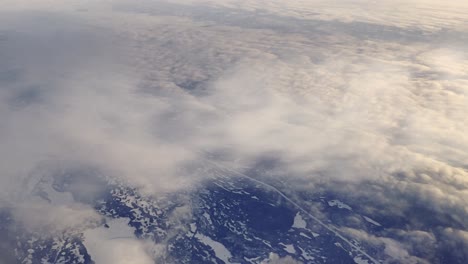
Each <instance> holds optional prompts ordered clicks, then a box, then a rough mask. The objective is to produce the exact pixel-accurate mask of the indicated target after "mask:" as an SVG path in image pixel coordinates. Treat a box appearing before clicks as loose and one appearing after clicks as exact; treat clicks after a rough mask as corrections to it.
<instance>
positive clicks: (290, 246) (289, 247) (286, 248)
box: [279, 243, 296, 254]
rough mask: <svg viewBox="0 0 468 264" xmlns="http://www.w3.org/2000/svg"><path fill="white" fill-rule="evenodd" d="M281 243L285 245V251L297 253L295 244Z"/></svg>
mask: <svg viewBox="0 0 468 264" xmlns="http://www.w3.org/2000/svg"><path fill="white" fill-rule="evenodd" d="M279 244H280V245H281V246H283V247H284V251H286V252H288V253H290V254H296V250H295V249H294V246H293V245H285V244H283V243H279Z"/></svg>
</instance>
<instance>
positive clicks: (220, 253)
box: [195, 233, 232, 263]
mask: <svg viewBox="0 0 468 264" xmlns="http://www.w3.org/2000/svg"><path fill="white" fill-rule="evenodd" d="M195 237H196V238H198V240H200V242H202V243H203V244H205V245H207V246H209V247H211V248H212V249H213V251H214V252H215V255H216V257H217V258H219V259H221V260H222V261H223V262H224V263H232V262H231V261H229V259H230V258H232V255H231V252H229V250H228V249H227V248H226V247H225V246H224V245H223V244H221V243H219V242H218V241H214V240H213V239H211V238H210V237H207V236H205V235H202V234H200V233H197V234H196V235H195Z"/></svg>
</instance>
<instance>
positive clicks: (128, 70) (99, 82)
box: [0, 1, 468, 263]
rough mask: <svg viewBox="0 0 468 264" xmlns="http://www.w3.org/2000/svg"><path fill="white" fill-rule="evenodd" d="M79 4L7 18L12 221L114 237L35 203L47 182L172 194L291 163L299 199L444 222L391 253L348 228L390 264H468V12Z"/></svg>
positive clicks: (286, 170)
mask: <svg viewBox="0 0 468 264" xmlns="http://www.w3.org/2000/svg"><path fill="white" fill-rule="evenodd" d="M7 2H9V1H7ZM65 2H66V3H63V2H60V3H59V2H55V1H32V2H28V4H26V3H25V1H14V3H11V5H9V6H8V7H2V8H1V9H0V87H1V89H0V120H1V124H0V144H1V146H2V148H1V149H0V156H1V157H2V158H1V159H0V168H1V169H0V175H1V176H0V177H1V178H0V193H1V194H0V204H1V205H2V206H3V207H5V208H12V210H13V211H14V215H15V217H17V218H18V220H19V221H23V222H24V223H25V225H26V226H28V227H31V228H36V229H37V228H38V229H43V228H49V229H50V227H51V226H53V228H55V229H57V228H58V229H64V228H66V227H69V226H74V227H75V226H77V225H78V226H79V225H81V224H82V223H83V222H85V223H88V224H90V225H92V223H97V222H99V221H100V220H99V216H97V215H95V213H94V212H93V211H92V210H91V209H90V208H88V207H86V206H85V205H82V204H80V203H78V202H72V205H71V206H69V205H67V206H64V205H60V204H58V205H54V204H48V203H46V202H37V201H34V202H32V201H31V197H30V195H31V194H30V193H29V191H31V187H30V186H31V185H33V184H34V181H37V178H41V177H38V175H46V174H50V173H52V174H53V173H56V172H57V171H73V170H77V169H78V168H83V167H84V168H88V169H89V168H92V170H95V171H96V172H97V173H98V174H102V175H105V177H107V178H108V179H110V180H114V181H123V182H126V183H128V184H131V185H132V186H135V187H139V188H141V189H142V190H143V191H144V192H146V193H149V194H158V193H161V192H171V191H175V190H179V189H180V188H187V187H190V186H192V185H193V184H196V183H198V182H199V181H200V180H203V179H205V177H209V175H197V174H196V173H195V172H194V171H193V170H192V169H190V168H193V167H194V166H196V164H199V163H203V161H204V160H205V159H207V158H208V157H213V156H215V158H216V159H217V160H218V161H219V162H222V163H226V164H229V166H232V167H236V168H238V169H240V170H243V169H245V170H248V169H249V168H251V167H252V166H254V165H255V162H256V161H257V160H259V159H262V158H264V157H274V158H275V160H277V161H278V164H281V165H279V168H277V169H278V170H277V171H270V172H269V173H268V174H269V175H270V176H271V177H279V176H281V177H284V175H287V177H288V178H289V179H290V182H291V183H290V186H291V188H299V187H297V186H295V183H297V182H300V183H301V185H303V186H304V184H303V183H305V184H306V185H305V186H307V188H308V190H311V191H314V190H317V191H318V190H319V189H320V188H326V189H330V190H333V191H335V192H338V193H347V194H348V196H349V198H350V199H356V200H359V199H360V198H363V197H372V202H370V203H369V204H367V205H366V204H364V205H363V210H364V211H365V210H368V211H373V210H374V211H373V212H374V213H376V212H375V210H377V209H376V208H379V207H380V208H385V210H384V211H385V212H380V214H381V215H382V216H385V215H388V216H403V215H405V214H409V212H410V211H411V209H412V208H416V207H417V208H422V210H423V211H425V212H429V213H432V214H433V216H434V218H435V219H436V220H434V221H435V222H436V223H437V224H436V225H435V226H424V224H418V223H416V222H417V219H416V218H417V216H414V217H415V218H414V219H413V218H412V216H411V214H409V215H408V217H409V218H410V219H411V221H414V222H412V223H411V225H410V227H409V228H410V230H394V231H392V233H391V234H388V237H376V236H374V235H371V234H366V233H363V232H362V231H359V230H353V229H352V228H349V227H346V228H343V230H342V232H343V233H345V234H349V235H351V236H353V237H356V238H358V239H360V240H362V241H365V242H366V243H370V244H374V245H381V246H383V247H385V249H386V253H387V255H388V256H389V258H390V259H395V260H396V261H400V262H408V263H412V262H414V263H416V262H418V261H423V259H426V260H428V261H429V262H430V261H431V258H433V257H435V256H432V255H431V254H430V252H429V253H428V255H427V256H426V257H424V256H421V254H420V255H419V256H413V255H412V254H413V253H414V252H420V251H421V250H422V249H415V248H414V247H416V246H417V245H418V243H420V241H424V243H427V244H428V247H431V248H435V247H439V248H444V247H445V248H447V250H455V249H456V250H455V251H454V252H453V254H456V255H459V256H460V257H462V258H463V257H464V258H468V246H467V245H468V235H467V234H468V233H467V231H466V230H467V228H468V222H467V219H468V203H467V201H468V172H467V169H468V152H467V149H468V134H467V133H466V131H468V57H467V55H466V54H468V53H467V50H466V47H464V46H463V45H461V44H462V43H464V41H465V40H467V36H468V28H466V25H467V23H466V22H467V21H468V17H467V16H466V15H465V14H466V12H462V11H461V10H465V11H466V8H467V7H466V5H465V4H463V3H462V1H460V2H459V3H458V2H453V3H451V4H450V5H446V6H445V7H442V6H441V5H440V3H439V2H437V1H429V2H427V1H411V2H409V3H407V4H406V5H407V7H408V8H409V9H410V10H412V11H411V12H413V11H414V12H415V13H416V14H419V15H415V14H413V13H410V11H407V10H406V9H405V10H403V8H402V10H397V11H394V12H393V11H392V12H390V11H387V10H389V8H391V6H392V5H391V4H390V3H389V2H390V1H385V2H383V3H381V4H380V3H379V4H375V3H374V4H372V5H371V6H368V5H367V4H366V3H364V2H366V1H334V2H333V4H331V3H328V4H326V3H324V2H322V1H304V2H301V1H291V3H289V2H287V3H286V2H284V1H282V4H280V2H279V1H269V2H268V4H267V3H264V2H263V1H215V2H214V3H208V2H204V1H169V2H160V1H156V2H150V1H137V2H136V3H133V2H132V3H129V2H126V1H109V2H102V3H99V4H98V3H94V2H93V1H90V2H88V3H86V4H84V3H78V2H74V1H65ZM309 2H310V3H309ZM327 2H328V1H327ZM431 5H432V6H433V7H434V8H431ZM348 7H352V8H348ZM463 8H465V9H463ZM363 10H365V11H366V12H363ZM358 11H359V12H358ZM381 11H385V12H381ZM447 14H452V15H453V16H451V17H450V18H447V16H446V15H447ZM264 176H265V177H267V175H264ZM337 182H339V183H342V184H339V185H337V184H336V183H337ZM318 183H320V184H318ZM343 183H345V184H343ZM363 186H366V188H364V187H363ZM89 188H90V185H89V184H83V189H82V190H81V191H83V192H86V191H89ZM75 203H76V204H75ZM366 206H367V208H366ZM35 210H39V211H41V212H44V211H47V212H49V213H48V214H47V215H51V216H53V217H50V218H47V219H42V218H31V217H30V215H31V214H33V215H38V214H35V213H34V212H35ZM377 213H378V212H377ZM64 215H66V216H68V217H63V216H64ZM56 221H60V222H63V223H60V224H57V223H56ZM418 228H419V229H421V230H419V229H418ZM49 232H50V231H49ZM395 234H397V235H395ZM395 236H397V237H407V239H406V240H405V241H408V242H405V243H403V244H401V243H400V242H398V241H397V240H396V238H395Z"/></svg>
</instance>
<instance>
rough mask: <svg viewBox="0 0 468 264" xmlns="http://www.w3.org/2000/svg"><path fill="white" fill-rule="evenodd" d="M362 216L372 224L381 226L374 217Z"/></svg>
mask: <svg viewBox="0 0 468 264" xmlns="http://www.w3.org/2000/svg"><path fill="white" fill-rule="evenodd" d="M363 217H364V220H366V221H367V222H369V223H371V224H373V225H376V226H382V225H381V224H380V223H378V222H377V221H375V220H374V219H372V218H369V217H367V216H363Z"/></svg>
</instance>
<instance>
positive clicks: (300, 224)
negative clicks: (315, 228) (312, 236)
mask: <svg viewBox="0 0 468 264" xmlns="http://www.w3.org/2000/svg"><path fill="white" fill-rule="evenodd" d="M292 227H294V228H304V229H305V228H306V227H307V223H306V221H305V220H304V219H303V218H302V216H301V214H300V213H299V212H298V213H297V214H296V216H295V217H294V223H293V225H292Z"/></svg>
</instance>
